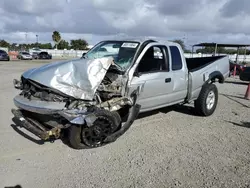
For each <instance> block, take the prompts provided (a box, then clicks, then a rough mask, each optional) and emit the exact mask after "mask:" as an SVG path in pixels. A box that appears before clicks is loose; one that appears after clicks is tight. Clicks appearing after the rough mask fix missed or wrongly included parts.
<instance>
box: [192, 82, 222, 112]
mask: <svg viewBox="0 0 250 188" xmlns="http://www.w3.org/2000/svg"><path fill="white" fill-rule="evenodd" d="M217 103H218V89H217V87H216V85H214V84H206V85H204V86H203V87H202V89H201V91H200V95H199V97H198V99H197V100H196V101H195V102H194V107H195V111H196V113H197V114H198V115H201V116H210V115H212V114H213V113H214V111H215V109H216V106H217Z"/></svg>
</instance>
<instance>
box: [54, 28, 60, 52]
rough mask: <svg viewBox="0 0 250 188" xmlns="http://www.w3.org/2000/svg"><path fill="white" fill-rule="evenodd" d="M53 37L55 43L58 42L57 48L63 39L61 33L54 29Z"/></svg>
mask: <svg viewBox="0 0 250 188" xmlns="http://www.w3.org/2000/svg"><path fill="white" fill-rule="evenodd" d="M52 39H53V41H54V43H55V44H56V49H57V45H58V44H59V42H60V41H61V35H60V33H59V32H58V31H54V32H53V34H52Z"/></svg>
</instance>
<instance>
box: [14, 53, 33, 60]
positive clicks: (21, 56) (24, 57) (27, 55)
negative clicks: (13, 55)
mask: <svg viewBox="0 0 250 188" xmlns="http://www.w3.org/2000/svg"><path fill="white" fill-rule="evenodd" d="M17 59H21V60H32V59H33V58H32V55H30V53H29V52H19V54H18V56H17Z"/></svg>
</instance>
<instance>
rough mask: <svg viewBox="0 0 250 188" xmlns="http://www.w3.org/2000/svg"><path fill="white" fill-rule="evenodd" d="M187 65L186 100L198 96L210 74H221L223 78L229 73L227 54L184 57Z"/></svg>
mask: <svg viewBox="0 0 250 188" xmlns="http://www.w3.org/2000/svg"><path fill="white" fill-rule="evenodd" d="M186 64H187V67H188V71H189V74H188V77H189V79H188V82H189V83H188V98H187V99H188V101H193V100H195V99H197V98H198V96H199V93H200V90H201V88H202V86H203V85H204V83H205V82H207V81H208V80H209V78H210V76H211V75H213V74H218V73H219V74H221V76H223V79H225V78H227V77H228V75H229V59H228V57H227V56H214V57H202V58H186Z"/></svg>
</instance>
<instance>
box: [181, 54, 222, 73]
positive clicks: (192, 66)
mask: <svg viewBox="0 0 250 188" xmlns="http://www.w3.org/2000/svg"><path fill="white" fill-rule="evenodd" d="M223 57H225V56H213V57H199V58H186V63H187V68H188V70H189V72H194V71H197V70H199V69H201V68H203V67H206V66H207V65H209V64H211V63H213V62H215V61H217V60H218V59H221V58H223Z"/></svg>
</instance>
